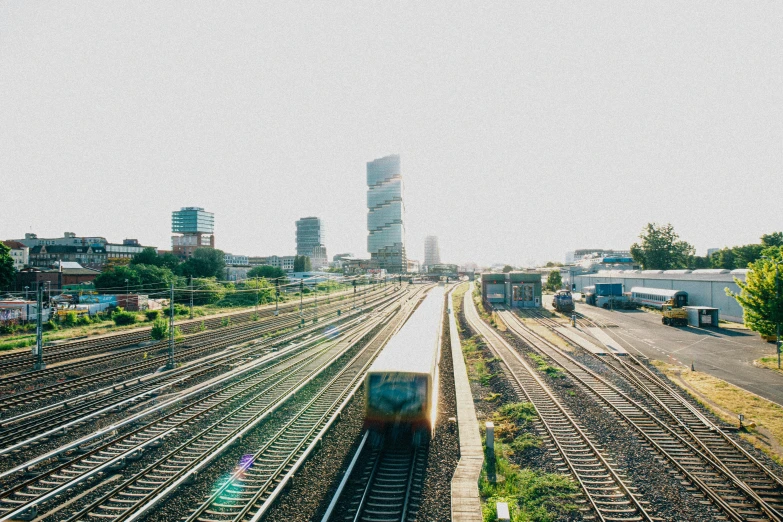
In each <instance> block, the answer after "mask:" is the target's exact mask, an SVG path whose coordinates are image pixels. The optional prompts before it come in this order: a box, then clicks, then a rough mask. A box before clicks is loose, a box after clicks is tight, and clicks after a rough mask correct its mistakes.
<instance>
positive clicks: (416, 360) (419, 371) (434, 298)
mask: <svg viewBox="0 0 783 522" xmlns="http://www.w3.org/2000/svg"><path fill="white" fill-rule="evenodd" d="M444 296H445V293H444V289H443V288H441V287H436V288H433V289H432V290H431V291H430V293H429V295H427V297H426V298H425V299H424V302H422V303H421V304H420V305H419V307H418V308H417V309H416V311H415V312H413V315H411V316H410V317H409V318H408V320H407V322H406V323H405V324H404V325H403V326H402V328H401V329H400V330H399V331H398V332H397V334H396V335H395V336H394V337H392V339H391V340H390V341H389V343H388V344H387V345H386V347H385V348H384V349H383V351H382V352H381V354H380V355H379V356H378V358H377V359H376V360H375V362H374V363H373V364H372V365H371V366H370V369H369V370H368V371H367V376H366V377H365V380H364V386H365V419H364V426H365V428H367V429H370V430H371V431H373V432H375V433H376V434H383V435H389V436H391V437H393V438H399V437H403V436H407V435H408V434H410V435H412V436H413V439H414V442H416V441H419V440H421V437H422V435H423V434H425V433H432V430H433V429H434V426H435V418H436V414H437V404H438V364H439V362H440V345H441V336H442V334H443V331H442V330H443V312H444V301H445V299H444Z"/></svg>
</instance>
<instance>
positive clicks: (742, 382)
mask: <svg viewBox="0 0 783 522" xmlns="http://www.w3.org/2000/svg"><path fill="white" fill-rule="evenodd" d="M577 310H578V311H579V312H581V313H583V314H585V315H587V316H589V317H595V318H596V319H600V320H602V321H604V322H608V323H614V324H616V325H618V328H607V329H606V330H604V331H605V332H607V333H609V334H610V335H611V336H612V337H613V338H615V339H617V340H618V341H620V343H621V344H622V345H623V346H624V347H625V348H626V349H627V350H628V351H629V352H630V353H637V354H638V353H640V354H642V355H644V356H646V357H649V358H650V359H657V360H659V361H664V362H668V363H670V364H682V365H684V366H688V367H690V365H691V363H693V365H694V366H695V368H696V371H700V372H705V373H709V374H710V375H714V376H715V377H718V378H720V379H723V380H725V381H728V382H730V383H732V384H734V385H736V386H740V387H742V388H745V389H746V390H749V391H751V392H753V393H755V394H757V395H760V396H762V397H764V398H766V399H769V400H771V401H774V402H777V403H778V404H783V375H781V374H778V373H775V372H773V371H770V370H767V369H765V368H758V367H755V366H753V361H754V360H756V359H759V358H761V357H763V356H766V355H774V354H775V345H774V343H765V342H764V341H762V340H761V338H759V336H758V335H757V334H754V333H751V332H746V331H736V330H728V329H720V328H693V327H671V326H664V325H662V324H661V316H659V315H657V314H653V313H649V312H643V311H639V310H617V311H608V310H603V309H600V308H596V307H594V306H587V305H579V304H577Z"/></svg>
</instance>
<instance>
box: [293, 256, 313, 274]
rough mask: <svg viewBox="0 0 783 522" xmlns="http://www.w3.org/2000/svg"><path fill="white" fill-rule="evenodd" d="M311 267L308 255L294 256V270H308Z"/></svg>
mask: <svg viewBox="0 0 783 522" xmlns="http://www.w3.org/2000/svg"><path fill="white" fill-rule="evenodd" d="M312 269H313V265H312V263H311V262H310V258H309V257H308V256H295V257H294V272H309V271H311V270H312Z"/></svg>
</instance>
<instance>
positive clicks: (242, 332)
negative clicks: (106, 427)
mask: <svg viewBox="0 0 783 522" xmlns="http://www.w3.org/2000/svg"><path fill="white" fill-rule="evenodd" d="M377 295H379V294H378V293H377V292H376V293H373V294H372V295H371V296H370V297H371V298H373V299H374V298H376V297H377ZM341 307H342V305H341V304H340V303H335V304H331V305H327V306H324V307H322V309H321V311H320V313H319V316H320V317H321V318H324V317H326V316H328V315H329V314H333V313H336V310H338V309H340V308H341ZM302 313H303V314H304V315H303V316H302V317H304V318H305V319H306V320H307V321H308V322H309V321H310V320H311V319H313V318H314V317H315V316H314V311H313V310H312V309H309V310H305V311H304V312H302ZM299 321H300V316H299V315H298V314H296V313H288V314H283V315H280V316H273V315H269V316H268V317H267V319H266V320H260V319H259V321H247V322H242V323H239V324H238V325H232V326H228V327H222V328H217V329H211V330H210V329H208V330H205V331H202V332H198V333H193V334H191V335H190V336H189V337H186V338H185V339H182V340H180V341H178V342H177V344H176V346H175V354H176V357H177V359H178V360H188V359H189V358H191V357H194V356H196V355H198V354H201V353H204V352H205V351H206V349H210V350H212V351H214V350H218V349H220V348H224V347H226V346H230V345H231V344H235V343H239V342H244V341H246V340H247V339H249V338H252V337H253V336H257V335H267V334H270V333H273V332H274V331H276V330H281V329H286V328H293V327H296V326H297V325H298V324H299ZM165 349H167V344H166V343H156V344H155V345H152V346H146V347H142V348H137V349H132V350H128V351H124V352H122V353H119V354H118V353H112V354H106V355H104V356H101V357H98V358H93V359H90V360H87V361H81V362H77V363H72V364H69V365H67V366H61V367H52V368H48V369H46V370H39V371H37V372H30V373H26V374H17V375H14V376H9V377H5V378H0V387H5V388H16V387H18V386H19V385H20V384H22V383H28V385H29V381H30V379H31V378H32V377H35V378H39V379H40V378H46V377H48V378H50V379H55V378H57V377H58V376H62V375H63V374H67V373H69V372H70V373H71V374H73V373H76V372H85V370H86V369H88V368H89V369H92V370H94V369H95V368H96V366H97V365H100V364H105V363H112V362H114V361H115V360H116V359H117V358H118V357H137V358H140V359H142V360H136V361H133V362H130V363H127V364H125V365H122V366H119V367H117V366H115V367H113V368H108V369H105V370H103V371H97V372H95V371H92V372H90V373H89V374H87V375H84V376H81V377H76V378H73V379H68V380H66V381H64V382H56V383H54V384H50V385H47V386H43V387H38V388H34V389H31V390H27V391H23V392H21V393H16V394H14V395H10V396H6V397H3V398H2V399H0V415H3V416H8V411H9V410H11V409H13V408H15V407H19V406H22V405H30V404H32V403H35V402H40V401H44V400H47V399H49V398H50V397H53V396H60V395H63V394H64V393H65V392H70V393H73V392H75V391H77V390H79V389H84V388H87V387H94V386H95V385H96V384H97V383H100V382H105V381H110V380H112V379H114V378H118V377H119V378H125V377H127V375H128V373H129V372H133V373H139V372H143V371H150V370H155V369H157V368H159V367H161V366H163V365H164V364H165V363H166V362H167V356H166V355H158V356H155V355H154V354H155V353H156V352H161V351H163V350H165ZM150 354H153V356H152V357H148V355H150ZM0 422H1V423H3V424H4V423H5V421H0ZM0 447H2V446H0Z"/></svg>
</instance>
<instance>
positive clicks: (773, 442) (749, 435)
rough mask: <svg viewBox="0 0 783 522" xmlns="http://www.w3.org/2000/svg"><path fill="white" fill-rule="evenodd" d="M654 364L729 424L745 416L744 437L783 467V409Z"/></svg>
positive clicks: (683, 370)
mask: <svg viewBox="0 0 783 522" xmlns="http://www.w3.org/2000/svg"><path fill="white" fill-rule="evenodd" d="M653 364H654V365H655V366H656V367H657V368H659V369H660V370H661V371H662V372H663V373H664V374H666V376H668V377H669V378H670V379H671V380H672V381H673V382H675V383H677V384H679V385H681V387H683V388H684V389H685V391H686V392H688V393H689V394H690V395H691V396H692V397H694V398H695V399H696V400H697V401H698V402H699V403H700V404H702V405H703V406H704V407H705V408H706V409H708V410H710V411H711V412H713V413H714V414H715V415H716V416H717V417H719V418H721V419H722V420H724V421H725V422H727V423H729V424H733V425H735V426H736V425H737V424H738V423H739V421H738V419H737V415H738V414H740V413H741V414H743V415H744V416H745V421H744V424H745V425H746V429H745V431H744V433H742V434H741V436H742V438H744V439H745V440H747V441H748V442H750V443H751V444H753V445H754V446H755V447H757V448H758V449H760V450H761V451H763V452H765V453H767V454H768V455H769V456H770V457H771V458H772V459H774V460H775V461H776V462H778V463H779V464H783V407H781V406H780V405H778V404H775V403H774V402H771V401H768V400H766V399H764V398H761V397H759V396H758V395H755V394H753V393H750V392H749V391H746V390H743V389H742V388H738V387H737V386H734V385H733V384H729V383H728V382H726V381H724V380H721V379H718V378H717V377H713V376H711V375H708V374H706V373H701V372H692V371H690V370H689V369H687V368H682V367H679V366H673V365H670V364H667V363H664V362H660V361H655V362H654V363H653ZM775 364H777V358H776V362H775ZM683 382H684V383H685V386H682V383H683ZM754 424H755V427H753V425H754Z"/></svg>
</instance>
